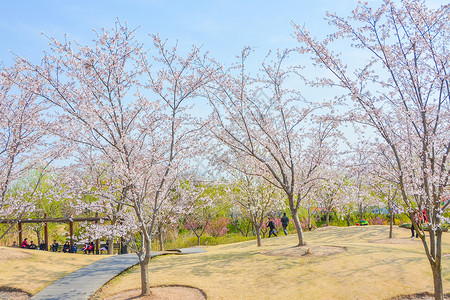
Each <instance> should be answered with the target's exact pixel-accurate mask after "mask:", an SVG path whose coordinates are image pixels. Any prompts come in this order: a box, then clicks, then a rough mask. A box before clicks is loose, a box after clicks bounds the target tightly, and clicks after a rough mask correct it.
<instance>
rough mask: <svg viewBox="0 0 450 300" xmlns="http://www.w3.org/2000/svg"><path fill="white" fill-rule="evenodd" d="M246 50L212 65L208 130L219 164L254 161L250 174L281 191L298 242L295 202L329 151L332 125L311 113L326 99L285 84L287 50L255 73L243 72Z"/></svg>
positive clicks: (239, 166) (307, 189)
mask: <svg viewBox="0 0 450 300" xmlns="http://www.w3.org/2000/svg"><path fill="white" fill-rule="evenodd" d="M250 52H251V49H250V48H245V49H244V50H243V52H242V54H241V55H240V56H239V62H238V63H237V64H235V65H233V66H232V67H231V68H230V69H224V68H223V67H220V68H217V72H216V76H215V77H214V78H215V79H214V84H210V85H209V89H208V91H207V92H208V94H207V95H208V98H209V100H210V103H211V105H212V107H213V117H212V120H211V124H212V125H211V129H210V130H211V133H212V135H213V136H214V138H215V139H217V140H218V141H220V144H221V145H222V147H223V150H224V151H223V155H221V156H219V158H218V159H219V161H220V162H221V163H224V164H226V165H228V167H230V168H233V169H236V170H242V166H243V165H244V166H245V165H247V166H253V168H252V169H251V170H252V173H251V174H249V175H256V176H261V177H262V178H264V179H265V180H266V181H268V182H269V183H271V184H273V185H274V186H275V187H277V188H279V189H281V190H283V191H284V192H285V194H286V197H287V199H288V202H289V208H290V210H291V213H292V218H293V221H294V224H295V227H296V229H297V235H298V245H299V246H302V245H304V244H305V240H304V237H303V230H302V228H301V224H300V221H299V218H298V210H299V207H300V203H301V201H302V199H304V198H305V196H306V195H307V194H308V193H309V192H310V190H311V186H312V185H313V184H314V183H315V182H316V180H317V178H319V177H320V172H319V169H320V168H319V166H320V165H321V164H323V163H324V161H325V160H326V159H327V157H328V156H329V155H330V153H331V151H330V149H331V147H329V146H330V144H329V143H333V139H332V137H333V135H334V133H335V129H336V127H337V124H336V122H335V121H333V120H332V119H329V118H326V117H324V116H321V118H319V116H314V114H313V112H314V111H315V110H316V109H317V108H318V107H320V106H321V105H322V107H323V106H325V104H312V103H309V102H307V101H304V99H303V98H302V97H301V95H300V94H299V92H298V91H295V90H291V89H288V88H287V87H286V86H285V84H286V80H287V79H288V78H289V76H290V75H294V74H295V73H296V71H297V70H296V69H295V68H286V69H284V66H283V62H284V61H285V59H287V57H288V55H289V51H283V52H279V53H277V54H276V55H275V56H276V57H275V59H274V61H271V62H264V63H263V64H262V72H261V74H260V75H259V76H258V77H257V78H254V77H252V76H250V75H249V74H248V73H247V72H248V70H247V68H246V61H247V58H248V56H249V55H250ZM216 152H218V151H217V150H216ZM243 161H245V164H243V163H242V162H243ZM253 170H254V171H253Z"/></svg>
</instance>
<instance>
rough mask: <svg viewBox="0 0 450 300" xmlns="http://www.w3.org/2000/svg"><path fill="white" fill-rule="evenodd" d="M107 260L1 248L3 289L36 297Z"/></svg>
mask: <svg viewBox="0 0 450 300" xmlns="http://www.w3.org/2000/svg"><path fill="white" fill-rule="evenodd" d="M105 257H107V256H106V255H84V254H69V253H62V252H47V251H38V250H27V249H18V248H9V247H0V264H1V267H0V286H8V287H14V288H18V289H21V290H24V291H26V292H28V293H31V294H35V293H37V292H38V291H40V290H41V289H43V288H44V287H46V286H47V285H49V284H50V283H52V282H53V281H55V280H57V279H59V278H61V277H63V276H65V275H67V274H69V273H71V272H73V271H75V270H78V269H80V268H82V267H84V266H86V265H89V264H91V263H93V262H94V261H96V260H99V259H102V258H105Z"/></svg>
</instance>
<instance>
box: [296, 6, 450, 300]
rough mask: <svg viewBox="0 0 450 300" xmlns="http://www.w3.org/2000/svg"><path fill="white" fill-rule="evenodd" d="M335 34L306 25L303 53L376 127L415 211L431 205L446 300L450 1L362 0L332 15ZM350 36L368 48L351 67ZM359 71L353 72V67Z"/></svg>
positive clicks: (433, 250) (437, 275)
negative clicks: (371, 1)
mask: <svg viewBox="0 0 450 300" xmlns="http://www.w3.org/2000/svg"><path fill="white" fill-rule="evenodd" d="M327 19H328V21H329V24H330V25H331V26H334V27H335V28H336V29H335V32H334V33H333V34H331V35H330V36H329V37H327V38H326V39H325V40H324V41H317V40H315V39H313V38H312V37H311V35H310V34H309V33H308V32H307V31H306V30H305V29H304V28H302V27H301V26H296V32H295V35H296V37H297V39H298V41H299V43H300V45H299V48H298V51H299V52H300V53H309V54H310V55H311V56H312V58H313V59H314V62H315V63H316V64H318V65H320V66H323V67H325V68H326V69H328V70H329V71H330V73H329V74H331V75H332V77H327V78H323V79H322V80H320V81H319V82H316V83H318V84H324V85H327V86H330V85H332V86H336V87H341V88H343V89H344V90H345V91H347V96H348V99H351V100H352V101H353V103H354V110H353V111H352V116H353V117H354V121H357V122H361V123H363V124H365V125H367V126H370V128H372V129H373V130H374V131H375V132H376V133H377V134H378V138H379V140H377V142H378V148H379V149H380V152H382V153H384V155H385V157H387V158H388V161H389V169H387V170H386V174H387V175H386V176H389V179H390V181H392V182H395V183H396V184H398V187H399V192H400V194H401V198H402V201H403V202H404V204H405V205H406V206H407V208H408V210H409V212H412V210H413V209H414V208H415V207H418V208H419V209H420V210H422V209H425V211H426V215H427V220H428V223H427V225H428V228H429V229H430V231H429V233H428V234H426V233H425V231H424V229H423V228H420V227H419V226H418V224H415V222H414V218H413V217H412V216H411V220H412V224H413V226H415V227H416V229H417V230H418V232H419V236H420V239H421V240H422V243H423V246H424V250H425V253H426V255H427V258H428V261H429V263H430V266H431V269H432V272H433V280H434V296H435V298H436V299H443V286H442V265H441V261H442V249H441V245H442V244H441V241H442V225H443V224H444V223H445V222H446V221H448V220H446V218H444V216H443V214H444V212H445V211H446V210H447V209H448V206H449V201H448V200H446V202H445V203H444V204H443V205H442V204H441V203H442V199H448V179H449V174H450V170H449V166H450V165H449V163H448V154H449V151H450V140H449V134H448V132H450V122H449V120H450V119H449V118H450V114H449V112H450V110H449V109H450V106H449V100H450V93H449V91H450V88H449V79H450V78H449V73H448V64H449V41H450V36H449V35H450V30H449V24H450V6H449V5H445V6H442V7H440V8H437V9H429V8H427V7H426V6H425V5H424V3H423V2H422V1H415V0H411V1H409V0H404V1H402V2H401V3H399V4H398V5H397V4H395V3H394V2H392V1H389V0H385V1H383V3H382V4H381V6H380V7H378V8H372V7H370V6H368V4H365V3H362V2H360V3H359V5H358V6H357V8H356V9H355V10H354V11H353V12H352V14H351V15H350V16H349V17H348V18H343V17H340V16H337V15H336V14H328V15H327ZM341 39H343V40H344V41H348V43H351V45H352V46H354V48H355V50H354V51H356V52H357V53H358V54H359V53H364V54H365V55H366V57H367V61H366V62H361V63H360V66H359V67H355V68H354V69H353V70H351V69H350V66H354V65H355V64H358V62H357V61H355V60H354V57H355V55H352V57H351V59H352V62H351V64H350V65H348V64H346V63H345V61H344V60H343V59H344V58H345V57H344V56H343V55H337V54H335V53H334V52H333V51H332V50H331V49H332V47H333V45H334V43H335V42H336V41H338V40H341ZM352 71H353V72H352Z"/></svg>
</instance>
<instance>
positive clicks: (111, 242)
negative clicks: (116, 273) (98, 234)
mask: <svg viewBox="0 0 450 300" xmlns="http://www.w3.org/2000/svg"><path fill="white" fill-rule="evenodd" d="M108 243H109V246H108V254H114V237H112V238H110V239H109V240H108Z"/></svg>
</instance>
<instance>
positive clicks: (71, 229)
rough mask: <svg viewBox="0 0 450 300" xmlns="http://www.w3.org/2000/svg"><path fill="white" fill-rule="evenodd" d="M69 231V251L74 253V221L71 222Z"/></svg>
mask: <svg viewBox="0 0 450 300" xmlns="http://www.w3.org/2000/svg"><path fill="white" fill-rule="evenodd" d="M69 233H70V250H69V253H73V221H70V222H69Z"/></svg>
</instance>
